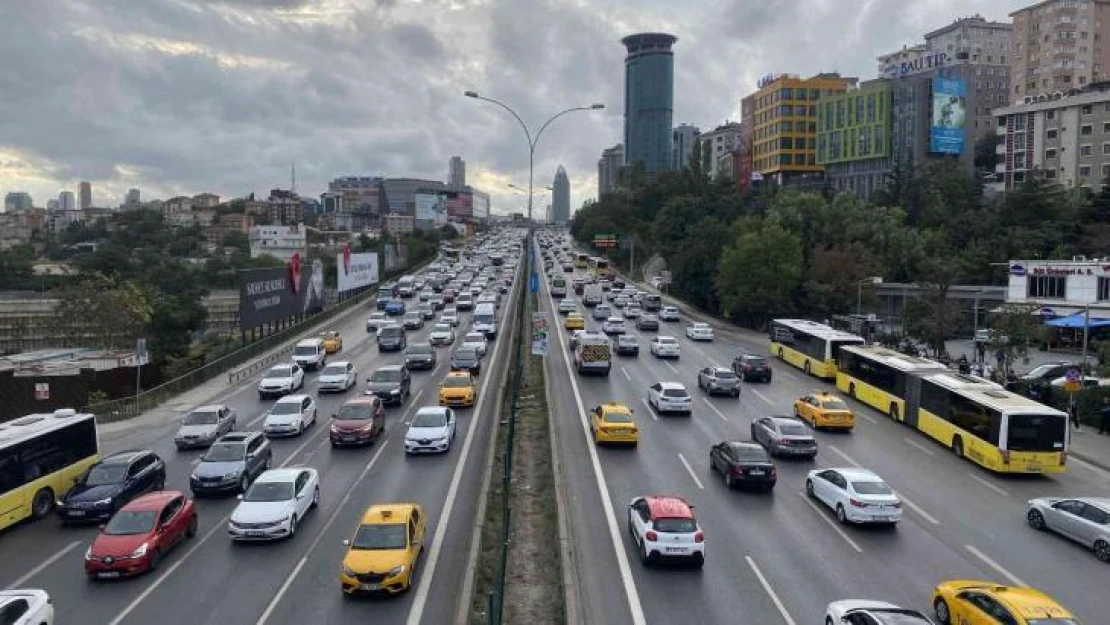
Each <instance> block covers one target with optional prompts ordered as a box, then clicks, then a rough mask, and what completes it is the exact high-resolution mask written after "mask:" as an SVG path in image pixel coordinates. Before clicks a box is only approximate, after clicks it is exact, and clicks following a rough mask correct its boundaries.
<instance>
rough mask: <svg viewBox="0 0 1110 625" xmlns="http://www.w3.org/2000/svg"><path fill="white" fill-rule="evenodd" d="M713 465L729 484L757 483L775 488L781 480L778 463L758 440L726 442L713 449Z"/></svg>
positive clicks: (767, 488) (759, 486) (711, 451)
mask: <svg viewBox="0 0 1110 625" xmlns="http://www.w3.org/2000/svg"><path fill="white" fill-rule="evenodd" d="M709 468H710V469H712V470H713V471H716V472H718V473H720V474H721V475H722V476H723V477H724V480H725V486H727V487H729V488H732V487H733V486H734V485H740V486H753V487H755V488H759V489H762V490H771V489H772V488H774V487H775V482H776V481H777V480H778V471H776V470H775V463H774V462H771V457H770V456H768V455H767V451H766V450H765V449H763V448H762V447H760V446H759V445H758V444H756V443H748V442H744V441H725V442H723V443H718V444H716V445H714V446H713V448H712V449H710V450H709Z"/></svg>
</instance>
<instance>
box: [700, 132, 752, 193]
mask: <svg viewBox="0 0 1110 625" xmlns="http://www.w3.org/2000/svg"><path fill="white" fill-rule="evenodd" d="M740 133H741V128H740V124H739V123H737V122H729V121H726V122H725V123H724V124H722V125H720V126H717V127H716V128H714V129H713V130H708V131H706V132H703V133H701V135H700V136H698V152H699V156H698V160H699V162H700V163H701V168H702V171H704V172H705V173H706V175H708V176H709V177H710V178H713V179H716V178H717V177H719V176H720V175H721V174H722V173H724V174H726V175H729V176H731V175H732V169H731V165H730V164H729V163H731V159H729V158H726V157H727V156H728V155H729V154H731V153H732V151H733V150H735V149H736V148H737V147H739V145H740ZM722 159H724V162H725V165H724V168H723V169H722Z"/></svg>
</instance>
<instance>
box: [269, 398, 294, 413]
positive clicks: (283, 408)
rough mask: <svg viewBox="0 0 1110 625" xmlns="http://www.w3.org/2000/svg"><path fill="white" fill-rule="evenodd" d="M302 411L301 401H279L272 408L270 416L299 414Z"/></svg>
mask: <svg viewBox="0 0 1110 625" xmlns="http://www.w3.org/2000/svg"><path fill="white" fill-rule="evenodd" d="M300 411H301V402H299V401H279V402H278V403H276V404H274V405H273V407H272V408H270V414H275V415H286V414H298V413H300Z"/></svg>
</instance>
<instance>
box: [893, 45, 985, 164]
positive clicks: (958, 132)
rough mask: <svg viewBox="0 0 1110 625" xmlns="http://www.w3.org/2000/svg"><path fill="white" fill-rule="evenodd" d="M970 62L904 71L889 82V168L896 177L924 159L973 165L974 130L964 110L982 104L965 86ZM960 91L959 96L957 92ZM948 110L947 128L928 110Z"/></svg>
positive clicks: (970, 74) (972, 68)
mask: <svg viewBox="0 0 1110 625" xmlns="http://www.w3.org/2000/svg"><path fill="white" fill-rule="evenodd" d="M975 69H976V68H975V66H972V65H949V66H945V67H936V68H933V69H931V70H926V71H922V72H918V73H914V74H904V75H902V76H900V77H898V78H896V79H892V80H891V81H890V84H891V129H890V140H891V143H890V150H891V152H890V154H891V167H892V168H897V169H898V170H899V171H900V172H901V175H903V176H910V175H911V174H912V172H913V171H914V170H915V169H916V168H918V167H919V166H921V165H924V164H925V163H926V162H927V161H929V160H935V159H950V158H956V159H958V160H959V162H960V164H961V165H963V166H964V167H966V168H967V170H968V171H969V172H970V171H972V170H973V169H974V165H975V149H974V146H975V140H976V133H977V132H979V130H978V129H976V128H975V127H974V126H973V125H972V124H970V123H969V120H968V119H967V115H966V112H967V111H969V110H974V109H975V107H981V104H980V102H979V101H978V100H977V99H976V98H977V96H978V93H977V92H976V91H975V90H974V89H972V90H968V89H967V85H968V83H969V82H974V77H975ZM960 94H963V95H960ZM938 105H943V106H948V107H951V108H952V113H951V115H952V119H953V120H954V121H953V122H952V127H949V128H940V127H936V126H934V125H933V124H934V117H933V110H934V108H935V107H936V106H938Z"/></svg>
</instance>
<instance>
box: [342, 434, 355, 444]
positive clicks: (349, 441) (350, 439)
mask: <svg viewBox="0 0 1110 625" xmlns="http://www.w3.org/2000/svg"><path fill="white" fill-rule="evenodd" d="M342 440H344V441H346V442H348V443H353V442H354V440H355V437H353V436H344V437H343V438H342Z"/></svg>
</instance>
